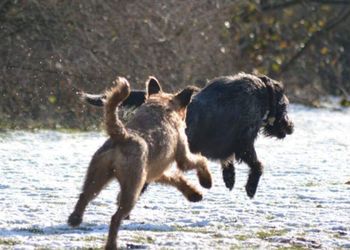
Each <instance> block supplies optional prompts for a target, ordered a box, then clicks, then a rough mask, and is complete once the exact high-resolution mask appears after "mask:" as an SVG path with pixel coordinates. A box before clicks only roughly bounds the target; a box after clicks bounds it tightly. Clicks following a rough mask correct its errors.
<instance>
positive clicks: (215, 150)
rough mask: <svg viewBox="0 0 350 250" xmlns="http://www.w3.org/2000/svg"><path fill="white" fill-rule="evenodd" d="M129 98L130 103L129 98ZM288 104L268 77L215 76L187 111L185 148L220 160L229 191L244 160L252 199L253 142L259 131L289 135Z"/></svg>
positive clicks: (257, 165)
mask: <svg viewBox="0 0 350 250" xmlns="http://www.w3.org/2000/svg"><path fill="white" fill-rule="evenodd" d="M101 98H103V97H102V96H100V99H101ZM129 98H131V99H133V97H132V95H130V97H129ZM127 100H128V99H127ZM127 100H126V101H127ZM87 101H88V100H87ZM90 103H91V102H90ZM92 104H94V103H92ZM101 104H103V102H101ZM287 105H288V99H287V97H286V96H285V95H284V91H283V86H282V85H281V84H280V83H279V82H277V81H275V80H272V79H270V78H269V77H267V76H255V75H250V74H245V73H239V74H237V75H234V76H228V77H219V78H216V79H214V80H212V81H211V82H209V84H208V85H207V86H206V87H205V88H204V89H202V90H201V91H200V92H199V93H198V94H196V95H195V96H194V97H193V99H192V101H191V103H190V104H189V106H188V107H187V115H186V124H187V129H186V134H187V136H188V141H189V145H190V149H191V151H192V152H194V153H198V152H200V153H202V155H204V156H206V157H208V158H211V159H215V160H220V161H221V165H222V169H223V179H224V182H225V185H226V187H227V188H229V189H230V190H231V189H232V188H233V186H234V183H235V168H234V160H237V161H238V162H241V161H243V162H245V163H246V164H247V165H248V166H249V167H250V173H249V177H248V181H247V184H246V192H247V195H248V196H249V197H251V198H252V197H253V196H254V195H255V192H256V189H257V186H258V183H259V179H260V176H261V174H262V172H263V165H262V163H261V162H260V161H259V160H258V157H257V155H256V151H255V147H254V142H255V139H256V138H257V135H258V133H259V131H260V130H261V129H262V132H263V134H264V135H266V136H272V137H276V138H278V139H282V138H284V137H285V136H286V135H287V134H291V133H292V132H293V123H292V122H291V121H290V120H289V118H288V116H287Z"/></svg>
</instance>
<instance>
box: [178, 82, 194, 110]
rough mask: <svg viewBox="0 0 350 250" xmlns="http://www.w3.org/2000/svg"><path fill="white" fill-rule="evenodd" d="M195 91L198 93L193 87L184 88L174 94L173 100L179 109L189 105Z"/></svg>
mask: <svg viewBox="0 0 350 250" xmlns="http://www.w3.org/2000/svg"><path fill="white" fill-rule="evenodd" d="M197 91H198V88H196V87H193V86H189V87H186V88H185V89H184V90H182V91H181V92H180V93H178V94H176V96H175V97H174V99H175V100H177V102H178V103H179V106H180V107H181V108H184V107H186V106H187V105H188V104H189V103H190V101H191V97H192V95H193V93H194V92H197Z"/></svg>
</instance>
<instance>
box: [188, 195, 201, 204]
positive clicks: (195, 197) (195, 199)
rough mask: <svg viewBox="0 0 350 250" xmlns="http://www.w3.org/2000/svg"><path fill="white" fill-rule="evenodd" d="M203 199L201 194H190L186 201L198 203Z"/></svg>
mask: <svg viewBox="0 0 350 250" xmlns="http://www.w3.org/2000/svg"><path fill="white" fill-rule="evenodd" d="M202 199H203V195H202V194H201V193H192V194H190V195H189V196H188V200H189V201H190V202H198V201H201V200H202Z"/></svg>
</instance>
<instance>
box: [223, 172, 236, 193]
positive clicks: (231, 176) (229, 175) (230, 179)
mask: <svg viewBox="0 0 350 250" xmlns="http://www.w3.org/2000/svg"><path fill="white" fill-rule="evenodd" d="M222 177H223V179H224V183H225V186H226V187H227V188H228V189H229V190H230V191H231V190H232V188H233V186H234V185H235V170H234V168H224V169H223V170H222Z"/></svg>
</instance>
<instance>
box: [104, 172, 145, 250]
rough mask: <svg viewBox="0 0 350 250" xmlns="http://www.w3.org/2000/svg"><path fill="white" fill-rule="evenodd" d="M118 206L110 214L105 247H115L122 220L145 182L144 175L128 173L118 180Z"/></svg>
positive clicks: (134, 202)
mask: <svg viewBox="0 0 350 250" xmlns="http://www.w3.org/2000/svg"><path fill="white" fill-rule="evenodd" d="M119 182H120V193H119V207H118V210H117V212H116V213H115V214H114V215H113V216H112V218H111V223H110V226H109V233H108V239H107V244H106V249H113V250H114V249H117V242H116V240H117V235H118V230H119V227H120V225H121V222H122V220H123V219H124V218H125V217H126V216H128V215H129V214H130V212H131V210H132V209H133V207H134V206H135V204H136V202H137V200H138V198H139V196H140V193H141V190H142V187H143V185H144V184H145V178H144V176H137V175H129V176H127V178H126V179H123V180H119Z"/></svg>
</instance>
